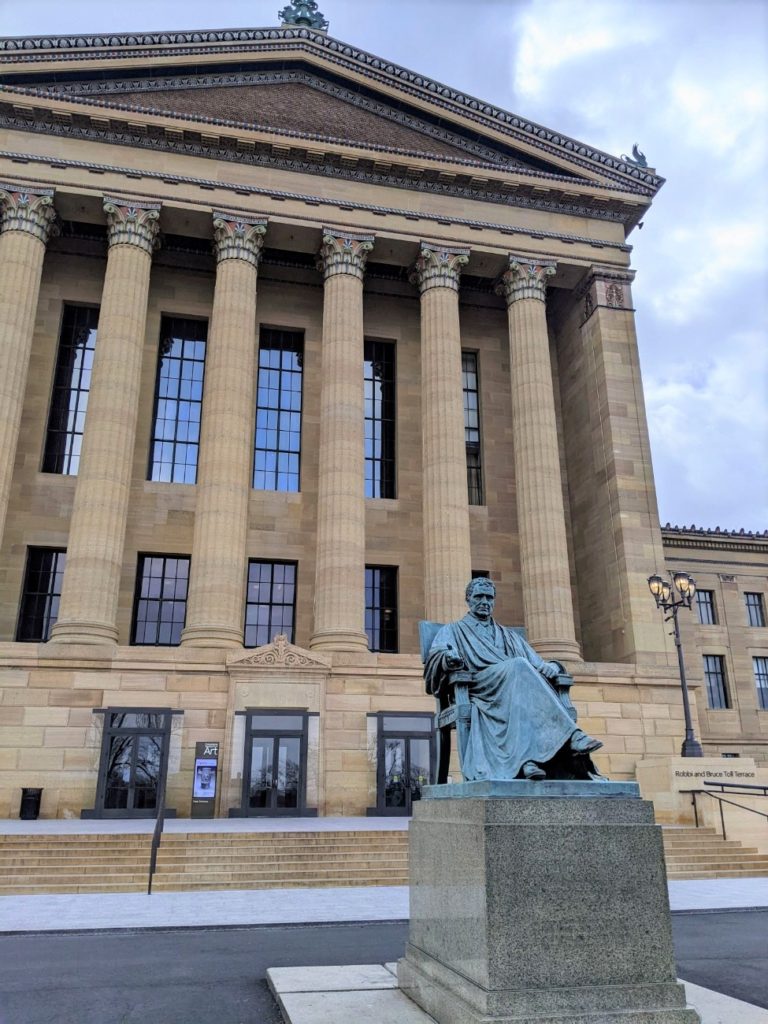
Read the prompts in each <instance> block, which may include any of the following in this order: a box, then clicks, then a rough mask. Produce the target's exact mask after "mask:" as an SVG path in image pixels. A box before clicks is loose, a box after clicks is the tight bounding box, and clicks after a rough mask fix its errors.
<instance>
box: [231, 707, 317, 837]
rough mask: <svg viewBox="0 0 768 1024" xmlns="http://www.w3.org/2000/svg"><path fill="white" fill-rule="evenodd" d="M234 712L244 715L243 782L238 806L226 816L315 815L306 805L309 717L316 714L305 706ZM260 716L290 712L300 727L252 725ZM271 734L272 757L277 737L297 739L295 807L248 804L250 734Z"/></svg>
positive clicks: (272, 816)
mask: <svg viewBox="0 0 768 1024" xmlns="http://www.w3.org/2000/svg"><path fill="white" fill-rule="evenodd" d="M235 714H237V715H244V716H245V730H244V732H245V740H244V749H243V782H242V787H241V790H240V806H239V807H233V808H232V809H231V810H230V811H229V817H230V818H315V817H317V808H316V807H307V760H308V757H307V755H308V748H309V719H310V717H316V712H311V711H307V709H306V708H246V709H245V710H244V711H236V712H235ZM263 715H286V716H288V715H290V716H291V717H301V728H300V729H274V728H264V729H259V728H258V727H256V728H254V725H253V723H254V720H258V718H259V717H260V716H263ZM259 736H264V737H271V738H272V739H274V740H275V746H274V751H273V755H272V756H273V758H274V757H276V756H277V744H278V742H279V739H280V737H282V736H288V737H298V739H299V792H298V800H297V804H296V807H251V806H250V802H249V796H250V793H249V790H250V782H251V764H252V757H253V743H252V742H251V741H252V740H253V738H254V737H259Z"/></svg>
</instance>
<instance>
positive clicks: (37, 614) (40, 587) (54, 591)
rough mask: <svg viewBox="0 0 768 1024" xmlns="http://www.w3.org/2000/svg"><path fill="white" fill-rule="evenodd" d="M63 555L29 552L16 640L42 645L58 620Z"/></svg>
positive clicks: (50, 550) (47, 550)
mask: <svg viewBox="0 0 768 1024" xmlns="http://www.w3.org/2000/svg"><path fill="white" fill-rule="evenodd" d="M66 558H67V555H66V552H65V551H61V550H54V549H53V548H29V549H28V551H27V566H26V570H25V572H24V587H23V589H22V594H21V608H20V610H19V624H18V627H17V630H16V639H17V640H20V641H27V642H34V641H36V642H38V643H41V642H45V641H46V640H47V639H48V637H49V636H50V635H51V628H52V627H53V625H54V623H55V622H56V619H57V618H58V617H59V598H60V597H61V583H62V580H63V578H64V563H65V562H66Z"/></svg>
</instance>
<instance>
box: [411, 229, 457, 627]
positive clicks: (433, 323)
mask: <svg viewBox="0 0 768 1024" xmlns="http://www.w3.org/2000/svg"><path fill="white" fill-rule="evenodd" d="M468 261H469V249H449V248H446V247H445V246H432V245H429V244H428V243H426V242H422V244H421V251H420V253H419V257H418V259H417V260H416V264H415V266H414V268H413V271H412V274H411V280H412V281H413V282H414V283H415V284H416V285H417V286H418V288H419V291H420V292H421V424H422V478H423V499H422V500H423V509H424V603H425V610H426V616H427V618H428V619H431V620H432V621H434V622H450V621H451V620H453V619H458V618H461V616H462V615H463V614H464V612H465V611H466V607H465V604H464V589H465V587H466V585H467V583H468V582H469V577H470V574H471V571H472V569H471V559H470V547H469V503H468V497H467V452H466V444H465V438H464V402H463V392H462V382H461V331H460V328H459V277H460V275H461V268H462V267H463V266H465V265H466V264H467V263H468Z"/></svg>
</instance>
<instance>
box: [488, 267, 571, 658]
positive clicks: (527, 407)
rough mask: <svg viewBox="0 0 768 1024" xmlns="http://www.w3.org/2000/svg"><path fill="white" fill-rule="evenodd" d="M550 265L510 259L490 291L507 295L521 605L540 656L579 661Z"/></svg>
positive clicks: (530, 634)
mask: <svg viewBox="0 0 768 1024" xmlns="http://www.w3.org/2000/svg"><path fill="white" fill-rule="evenodd" d="M554 273H555V264H554V263H548V262H543V261H531V260H527V259H525V258H523V257H517V256H510V257H509V269H508V270H507V271H506V272H505V273H504V274H503V275H502V278H501V280H500V282H499V284H498V286H497V291H498V292H499V293H500V294H503V295H504V296H505V298H506V300H507V310H508V315H509V351H510V369H511V375H512V428H513V437H514V445H515V488H516V492H517V519H518V528H519V531H520V569H521V575H522V583H523V609H524V611H525V624H526V627H527V629H528V634H529V639H530V641H531V643H533V644H534V645H535V646H536V649H537V650H538V651H539V652H540V653H541V654H542V655H543V656H544V657H547V658H553V659H555V658H571V659H573V658H579V657H580V652H579V645H578V643H577V642H576V634H575V630H574V624H573V601H572V597H571V575H570V569H569V564H568V545H567V541H566V534H565V509H564V506H563V488H562V480H561V477H560V452H559V447H558V440H557V421H556V418H555V395H554V390H553V385H552V365H551V363H550V357H549V335H548V333H547V318H546V306H545V299H546V290H547V278H548V277H551V276H552V275H553V274H554Z"/></svg>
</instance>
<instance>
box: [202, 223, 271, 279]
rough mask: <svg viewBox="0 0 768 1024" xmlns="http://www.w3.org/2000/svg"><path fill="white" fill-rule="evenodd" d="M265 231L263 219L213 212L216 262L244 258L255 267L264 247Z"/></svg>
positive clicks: (265, 226)
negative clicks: (234, 216) (235, 216)
mask: <svg viewBox="0 0 768 1024" xmlns="http://www.w3.org/2000/svg"><path fill="white" fill-rule="evenodd" d="M266 233H267V222H266V221H265V220H253V219H251V218H250V217H237V218H233V217H232V216H231V215H230V214H227V213H214V215H213V239H214V242H213V249H214V253H215V254H216V262H217V263H221V262H222V260H244V261H245V262H246V263H250V264H251V266H253V267H257V266H258V265H259V261H260V260H261V254H262V251H263V249H264V236H265V235H266Z"/></svg>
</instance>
